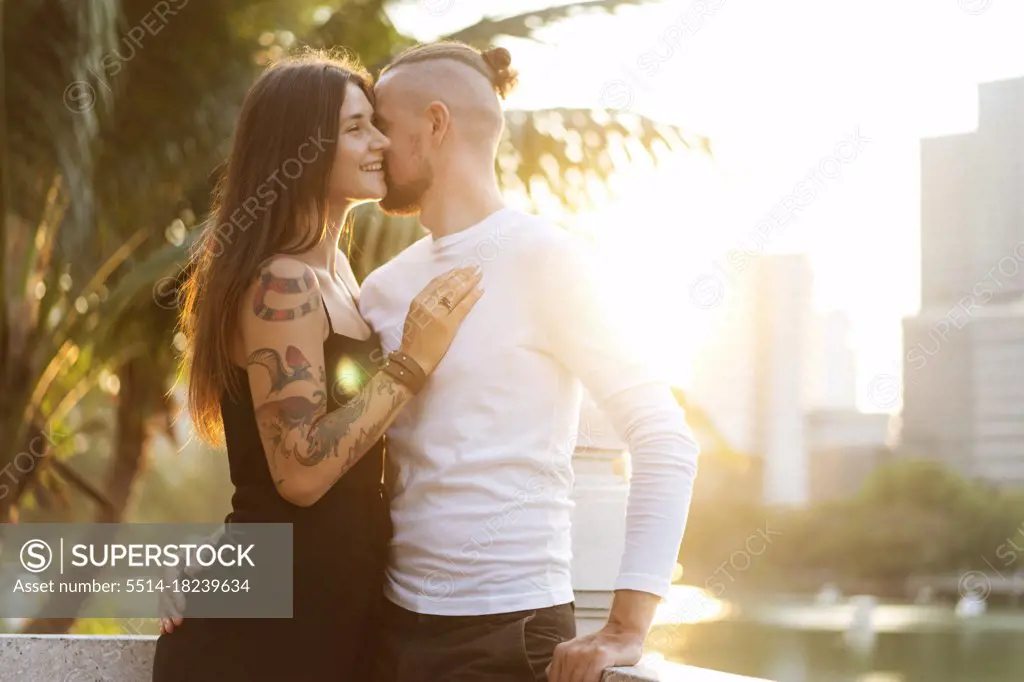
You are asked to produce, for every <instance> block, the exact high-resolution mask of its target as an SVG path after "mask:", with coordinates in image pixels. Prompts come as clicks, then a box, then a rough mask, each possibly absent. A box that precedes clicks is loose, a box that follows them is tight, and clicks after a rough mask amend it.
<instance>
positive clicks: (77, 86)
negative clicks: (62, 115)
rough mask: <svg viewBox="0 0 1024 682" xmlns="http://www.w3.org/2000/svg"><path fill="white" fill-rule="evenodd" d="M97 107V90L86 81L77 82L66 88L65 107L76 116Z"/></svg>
mask: <svg viewBox="0 0 1024 682" xmlns="http://www.w3.org/2000/svg"><path fill="white" fill-rule="evenodd" d="M95 105H96V89H95V88H93V87H92V86H91V85H89V84H88V83H86V82H85V81H75V82H73V83H70V84H68V87H66V88H64V106H66V107H67V108H68V109H70V110H71V111H73V112H75V113H76V114H81V113H84V112H86V111H89V110H90V109H92V108H93V107H94V106H95Z"/></svg>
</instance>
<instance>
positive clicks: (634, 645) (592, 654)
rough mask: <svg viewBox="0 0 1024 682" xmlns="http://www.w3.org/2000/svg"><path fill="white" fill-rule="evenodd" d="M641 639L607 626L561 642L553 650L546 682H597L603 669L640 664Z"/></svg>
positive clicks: (636, 633) (636, 635)
mask: <svg viewBox="0 0 1024 682" xmlns="http://www.w3.org/2000/svg"><path fill="white" fill-rule="evenodd" d="M644 636H645V634H644V633H640V632H635V631H626V630H623V629H622V628H621V627H619V626H617V625H612V624H611V623H607V624H606V625H605V626H604V627H603V628H601V629H600V630H598V631H597V632H594V633H592V634H589V635H583V636H582V637H577V638H576V639H571V640H569V641H568V642H562V643H561V644H559V645H558V646H556V647H555V655H554V657H553V658H552V659H551V665H550V666H549V667H548V682H600V680H601V674H602V673H603V672H604V669H605V668H610V667H612V666H616V665H633V664H635V663H637V662H639V660H640V656H641V655H642V654H643V652H644Z"/></svg>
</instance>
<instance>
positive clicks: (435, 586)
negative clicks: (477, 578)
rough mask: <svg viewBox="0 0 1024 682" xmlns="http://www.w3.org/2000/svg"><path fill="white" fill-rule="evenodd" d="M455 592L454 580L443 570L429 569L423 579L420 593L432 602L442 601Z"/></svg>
mask: <svg viewBox="0 0 1024 682" xmlns="http://www.w3.org/2000/svg"><path fill="white" fill-rule="evenodd" d="M454 592H455V580H453V579H452V576H451V575H450V574H449V573H446V572H445V571H436V570H435V571H431V572H430V573H429V574H427V577H426V578H424V579H423V590H422V594H423V595H424V596H425V597H426V598H427V599H429V600H430V601H432V602H442V601H444V600H446V599H448V597H450V596H452V593H454Z"/></svg>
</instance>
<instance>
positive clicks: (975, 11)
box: [960, 0, 992, 16]
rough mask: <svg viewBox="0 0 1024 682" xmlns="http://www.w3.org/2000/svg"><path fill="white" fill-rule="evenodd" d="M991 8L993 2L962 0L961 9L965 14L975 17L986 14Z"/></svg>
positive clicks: (990, 0)
mask: <svg viewBox="0 0 1024 682" xmlns="http://www.w3.org/2000/svg"><path fill="white" fill-rule="evenodd" d="M991 6H992V0H960V9H962V10H963V11H964V13H965V14H972V15H974V16H978V15H979V14H984V13H985V12H986V11H988V8H989V7H991Z"/></svg>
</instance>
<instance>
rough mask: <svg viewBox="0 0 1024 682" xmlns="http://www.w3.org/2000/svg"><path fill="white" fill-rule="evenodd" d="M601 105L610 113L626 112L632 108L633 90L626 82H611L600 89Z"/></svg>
mask: <svg viewBox="0 0 1024 682" xmlns="http://www.w3.org/2000/svg"><path fill="white" fill-rule="evenodd" d="M601 104H603V105H604V106H605V108H607V109H611V110H612V111H626V110H627V109H629V108H630V107H631V106H633V88H631V87H629V84H628V83H626V81H611V82H608V83H605V85H604V87H603V88H601Z"/></svg>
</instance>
